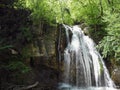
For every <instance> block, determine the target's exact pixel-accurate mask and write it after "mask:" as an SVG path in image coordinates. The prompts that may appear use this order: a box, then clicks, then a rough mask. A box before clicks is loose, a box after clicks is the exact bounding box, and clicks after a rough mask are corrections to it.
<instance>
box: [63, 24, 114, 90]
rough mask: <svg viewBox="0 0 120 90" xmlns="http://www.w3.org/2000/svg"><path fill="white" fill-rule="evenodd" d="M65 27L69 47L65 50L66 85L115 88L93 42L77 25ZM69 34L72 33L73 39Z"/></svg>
mask: <svg viewBox="0 0 120 90" xmlns="http://www.w3.org/2000/svg"><path fill="white" fill-rule="evenodd" d="M64 27H65V29H66V36H67V47H66V49H65V50H64V68H65V69H64V83H66V84H69V85H72V86H76V87H92V86H95V87H114V86H115V85H114V83H113V81H112V80H111V78H110V76H109V73H108V70H107V68H106V66H105V64H104V62H103V60H102V57H101V56H100V54H99V52H98V51H97V50H96V48H95V43H94V42H93V40H92V39H90V38H89V37H88V36H85V35H84V32H83V31H82V30H81V28H79V27H78V26H77V25H76V26H73V27H69V26H67V25H64ZM69 30H70V31H69ZM69 32H72V37H71V38H70V37H69ZM91 90H92V89H91Z"/></svg>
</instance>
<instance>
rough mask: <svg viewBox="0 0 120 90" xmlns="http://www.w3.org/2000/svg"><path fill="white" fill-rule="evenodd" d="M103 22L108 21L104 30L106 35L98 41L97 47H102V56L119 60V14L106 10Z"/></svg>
mask: <svg viewBox="0 0 120 90" xmlns="http://www.w3.org/2000/svg"><path fill="white" fill-rule="evenodd" d="M103 19H104V22H106V23H108V25H107V27H106V31H107V32H108V34H107V36H105V37H104V38H103V40H102V41H101V42H100V44H99V47H100V48H101V49H102V53H103V55H104V57H107V56H111V57H114V58H115V59H116V61H120V23H119V22H120V16H119V13H111V12H110V11H106V15H105V16H104V17H103Z"/></svg>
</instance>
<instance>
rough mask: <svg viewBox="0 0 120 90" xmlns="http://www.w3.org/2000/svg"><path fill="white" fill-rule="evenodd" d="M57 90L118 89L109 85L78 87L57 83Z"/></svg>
mask: <svg viewBox="0 0 120 90" xmlns="http://www.w3.org/2000/svg"><path fill="white" fill-rule="evenodd" d="M59 90H120V89H115V88H111V87H87V88H78V87H75V86H71V85H68V84H64V83H61V84H59Z"/></svg>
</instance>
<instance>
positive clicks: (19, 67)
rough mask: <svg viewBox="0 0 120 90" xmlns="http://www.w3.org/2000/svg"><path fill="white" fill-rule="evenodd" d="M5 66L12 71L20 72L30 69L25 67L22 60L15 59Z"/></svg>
mask: <svg viewBox="0 0 120 90" xmlns="http://www.w3.org/2000/svg"><path fill="white" fill-rule="evenodd" d="M6 68H8V69H9V70H12V71H19V72H21V73H27V72H29V71H30V68H29V67H27V66H26V65H25V64H24V63H23V62H21V61H19V60H17V61H12V62H10V63H9V64H8V65H7V66H6Z"/></svg>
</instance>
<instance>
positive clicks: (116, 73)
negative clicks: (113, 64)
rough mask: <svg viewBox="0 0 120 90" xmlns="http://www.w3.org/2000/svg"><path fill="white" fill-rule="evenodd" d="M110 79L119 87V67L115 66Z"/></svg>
mask: <svg viewBox="0 0 120 90" xmlns="http://www.w3.org/2000/svg"><path fill="white" fill-rule="evenodd" d="M112 79H113V81H114V82H115V84H116V86H117V87H120V67H117V68H115V69H114V70H113V72H112Z"/></svg>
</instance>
